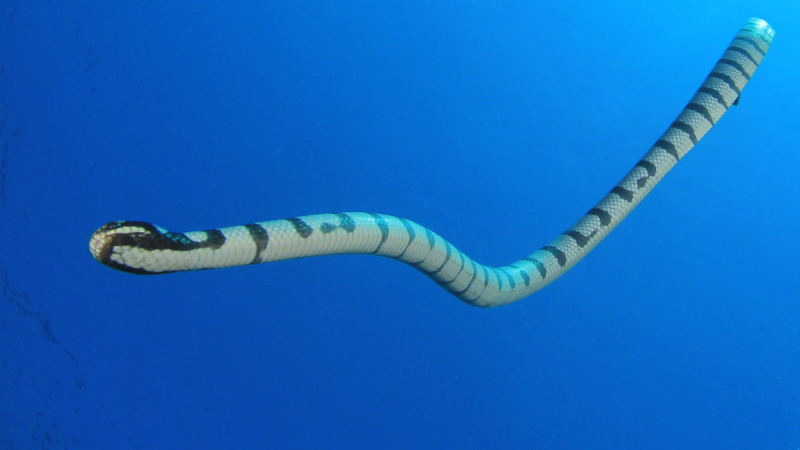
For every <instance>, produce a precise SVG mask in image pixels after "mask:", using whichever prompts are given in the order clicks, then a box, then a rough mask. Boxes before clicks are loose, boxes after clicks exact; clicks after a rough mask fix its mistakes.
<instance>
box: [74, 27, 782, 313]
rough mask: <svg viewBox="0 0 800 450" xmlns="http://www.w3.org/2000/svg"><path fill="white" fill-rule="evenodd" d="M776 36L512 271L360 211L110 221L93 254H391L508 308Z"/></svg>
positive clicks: (665, 165) (621, 206)
mask: <svg viewBox="0 0 800 450" xmlns="http://www.w3.org/2000/svg"><path fill="white" fill-rule="evenodd" d="M774 34H775V31H774V30H773V29H772V27H770V26H769V24H767V22H765V21H763V20H761V19H750V20H749V21H747V23H745V24H744V26H743V27H742V28H741V29H740V30H739V32H738V33H737V34H736V37H734V38H733V41H732V42H731V44H730V46H729V47H728V48H727V49H725V53H723V54H722V58H720V60H719V61H718V62H717V64H716V65H715V66H714V68H713V69H712V70H711V73H710V74H709V75H708V77H706V79H705V81H704V82H703V85H702V86H701V87H700V89H699V90H698V91H697V93H696V94H695V95H694V97H693V98H692V100H691V101H690V102H689V104H688V105H686V107H685V108H684V109H683V111H682V112H681V113H680V115H679V116H678V118H677V119H676V120H675V121H674V122H673V123H672V125H670V126H669V128H668V129H667V131H666V132H665V133H664V135H663V136H661V138H660V139H658V140H657V141H656V143H655V145H653V147H652V148H651V149H650V151H648V152H647V154H646V155H645V156H644V158H642V159H641V160H640V161H639V162H638V163H636V165H635V166H634V167H633V169H632V170H631V171H630V172H628V174H627V175H626V176H625V178H623V179H622V181H621V182H620V183H619V184H617V185H616V186H614V188H613V189H612V190H611V192H609V193H608V194H607V195H606V196H605V197H603V199H602V200H600V202H599V203H598V204H597V205H595V207H594V208H592V209H590V210H589V212H588V213H586V215H584V216H583V217H582V218H581V219H580V220H579V221H578V223H576V224H575V225H573V226H572V228H570V229H568V230H567V231H565V232H564V233H563V234H561V235H560V236H558V237H557V238H556V239H555V240H553V241H552V242H550V243H549V244H547V245H546V246H544V247H542V248H541V249H539V250H537V251H535V252H534V253H532V254H530V255H529V256H528V257H526V258H523V259H521V260H519V261H516V262H513V263H511V264H509V265H507V266H503V267H490V266H485V265H483V264H479V263H477V262H475V261H473V260H472V259H470V258H469V257H468V256H467V255H465V254H464V253H463V252H461V251H460V250H458V249H457V248H455V247H454V246H453V245H452V244H450V243H449V242H447V241H446V240H444V239H443V238H441V237H440V236H439V235H438V234H436V233H434V232H433V231H431V230H429V229H427V228H425V227H423V226H421V225H419V224H417V223H414V222H412V221H410V220H407V219H401V218H399V217H393V216H390V215H387V214H375V213H364V212H348V213H335V214H314V215H311V216H301V217H293V218H291V219H283V220H273V221H269V222H259V223H251V224H247V225H240V226H235V227H230V228H221V229H216V230H208V231H192V232H187V233H176V232H172V231H167V230H165V229H164V228H161V227H159V226H156V225H153V224H150V223H147V222H133V221H119V222H110V223H108V224H106V225H104V226H103V227H102V228H100V229H99V230H97V231H95V232H94V234H92V237H91V239H90V241H89V250H90V251H91V252H92V255H94V257H95V258H96V259H97V260H98V261H100V262H102V263H103V264H105V265H107V266H109V267H112V268H114V269H119V270H122V271H125V272H129V273H135V274H161V273H171V272H179V271H184V270H197V269H214V268H220V267H231V266H241V265H246V264H257V263H264V262H272V261H280V260H285V259H293V258H303V257H308V256H319V255H335V254H343V253H363V254H371V255H379V256H387V257H390V258H394V259H397V260H399V261H402V262H404V263H406V264H409V265H411V266H413V267H415V268H417V269H418V270H419V271H420V272H422V273H424V274H425V275H427V276H429V277H430V278H432V279H433V280H434V281H435V282H436V283H438V284H439V285H441V286H442V287H443V288H444V289H446V290H447V291H449V292H451V293H452V294H453V295H455V296H456V297H458V298H460V299H461V300H463V301H465V302H466V303H469V304H470V305H474V306H481V307H493V306H500V305H505V304H508V303H511V302H514V301H516V300H519V299H521V298H523V297H527V296H528V295H530V294H532V293H534V292H536V291H538V290H539V289H541V288H543V287H544V286H546V285H548V284H549V283H550V282H552V281H553V280H555V279H556V278H558V277H559V276H561V274H563V273H564V272H566V271H567V270H569V269H570V268H571V267H572V266H574V265H575V264H576V263H577V262H578V261H580V260H581V258H583V257H584V256H585V255H586V254H587V253H589V252H590V251H591V250H592V249H593V248H594V247H595V246H596V245H597V244H598V243H599V242H600V241H601V240H603V238H605V237H606V236H607V235H608V233H610V232H611V230H613V229H614V227H616V226H617V225H618V224H619V223H620V222H621V221H622V219H624V218H625V217H626V216H627V215H628V213H630V212H631V210H632V209H633V208H635V207H636V205H638V204H639V202H641V201H642V199H643V198H644V197H645V196H646V195H647V194H648V193H649V192H650V191H651V190H652V189H653V187H654V186H655V185H656V183H658V182H659V181H660V180H661V178H663V177H664V175H665V174H666V173H667V172H669V170H670V169H672V167H673V166H674V165H675V164H677V162H678V161H679V160H680V159H681V158H682V157H683V156H684V155H686V153H688V152H689V150H691V149H692V147H694V145H695V144H696V143H697V141H699V140H700V139H701V138H702V137H703V136H704V135H705V134H706V133H707V132H708V130H710V129H711V127H712V126H714V124H715V123H717V121H718V120H719V119H720V118H721V117H722V115H723V114H725V111H727V110H728V108H729V107H730V106H732V105H736V104H737V103H738V101H739V95H740V94H741V92H742V89H743V88H744V86H745V85H746V84H747V82H748V81H749V80H750V77H751V76H752V75H753V73H754V72H755V71H756V68H757V67H758V65H759V64H760V63H761V60H762V59H763V58H764V55H765V54H766V52H767V50H768V49H769V46H770V44H771V43H772V38H773V36H774Z"/></svg>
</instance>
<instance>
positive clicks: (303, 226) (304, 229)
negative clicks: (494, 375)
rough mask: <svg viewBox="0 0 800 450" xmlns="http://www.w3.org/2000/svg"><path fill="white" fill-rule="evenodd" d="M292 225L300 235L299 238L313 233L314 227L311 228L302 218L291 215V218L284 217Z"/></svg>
mask: <svg viewBox="0 0 800 450" xmlns="http://www.w3.org/2000/svg"><path fill="white" fill-rule="evenodd" d="M286 220H288V221H289V223H291V224H292V225H293V226H294V230H295V231H297V234H299V235H300V237H301V238H303V239H306V238H308V237H309V236H311V234H312V233H314V229H313V228H311V227H310V226H309V225H308V224H307V223H305V222H303V219H300V218H297V217H293V218H291V219H286Z"/></svg>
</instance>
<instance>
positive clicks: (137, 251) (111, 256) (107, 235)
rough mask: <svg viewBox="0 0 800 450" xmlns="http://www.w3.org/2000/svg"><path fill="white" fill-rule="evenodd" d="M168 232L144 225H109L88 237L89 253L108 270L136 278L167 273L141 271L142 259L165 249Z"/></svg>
mask: <svg viewBox="0 0 800 450" xmlns="http://www.w3.org/2000/svg"><path fill="white" fill-rule="evenodd" d="M170 234H171V233H170V232H169V231H167V230H165V229H163V228H161V227H159V226H156V225H153V224H151V223H147V222H135V221H118V222H109V223H107V224H105V225H103V226H102V227H100V228H99V229H98V230H97V231H95V232H94V233H92V237H91V238H90V239H89V251H90V252H91V253H92V256H94V258H95V259H96V260H98V261H100V262H101V263H103V264H105V265H107V266H108V267H111V268H114V269H117V270H121V271H123V272H128V273H135V274H140V275H156V274H160V273H168V272H170V271H152V270H146V269H144V267H145V264H143V263H144V262H145V259H146V255H147V254H148V253H149V252H150V251H152V250H155V249H163V248H169V247H170V244H172V245H174V244H175V243H174V241H173V240H172V239H170Z"/></svg>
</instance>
